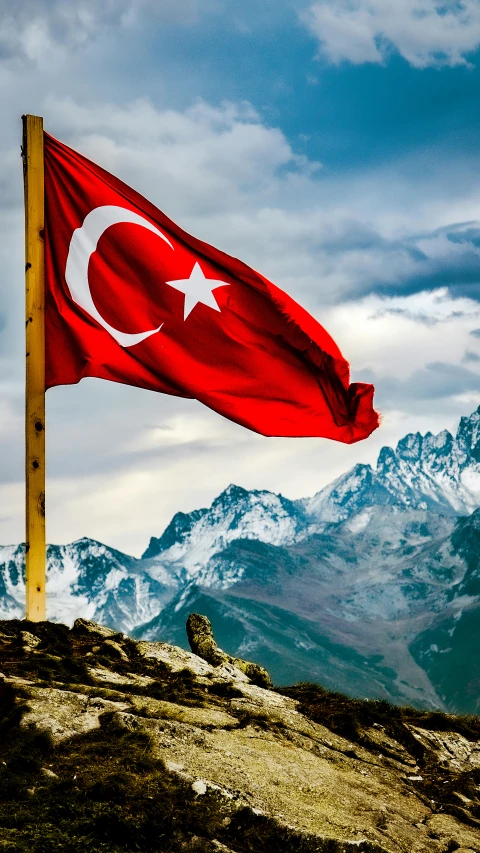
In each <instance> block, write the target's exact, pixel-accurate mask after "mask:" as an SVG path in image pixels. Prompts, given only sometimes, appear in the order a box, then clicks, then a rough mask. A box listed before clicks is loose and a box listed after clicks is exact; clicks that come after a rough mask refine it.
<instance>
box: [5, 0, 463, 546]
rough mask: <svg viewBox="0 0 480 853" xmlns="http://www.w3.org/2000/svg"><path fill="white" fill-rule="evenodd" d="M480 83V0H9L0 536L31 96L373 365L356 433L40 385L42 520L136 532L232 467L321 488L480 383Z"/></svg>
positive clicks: (11, 459)
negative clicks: (351, 440)
mask: <svg viewBox="0 0 480 853" xmlns="http://www.w3.org/2000/svg"><path fill="white" fill-rule="evenodd" d="M479 91H480V1H479V0H442V2H440V0H313V2H312V0H243V2H242V3H241V4H239V3H237V2H233V0H104V2H102V3H98V2H96V0H79V2H70V0H0V109H1V113H0V114H1V116H2V120H1V122H0V153H1V156H0V463H1V465H0V543H3V544H9V543H16V542H20V541H22V540H23V539H24V449H23V429H24V427H23V412H24V339H23V334H24V332H23V329H24V319H23V312H24V274H23V269H24V248H23V241H24V235H23V187H22V166H21V159H20V140H21V120H20V117H21V115H22V113H33V114H37V115H42V116H43V117H44V125H45V128H46V130H48V131H49V132H50V133H51V134H53V135H54V136H56V137H58V138H59V139H61V140H62V141H63V142H65V143H66V144H68V145H71V146H72V147H74V148H76V149H77V150H78V151H80V152H81V153H83V154H85V155H86V156H88V157H90V158H91V159H93V160H95V162H97V163H98V164H99V165H101V166H103V167H104V168H106V169H107V170H108V171H110V172H112V173H113V174H115V175H117V176H118V177H120V178H122V179H123V180H124V181H126V182H127V183H128V184H129V185H131V186H132V187H134V188H135V189H136V190H138V191H139V192H141V193H143V194H144V195H145V196H146V197H147V198H148V199H149V200H150V201H152V202H153V203H154V204H156V206H157V207H159V208H160V209H161V210H163V211H164V212H165V213H166V214H167V215H168V216H170V217H171V218H172V219H174V220H175V221H176V222H177V223H178V224H179V225H181V226H182V227H183V228H184V229H185V230H187V231H190V232H191V233H193V234H194V235H195V236H197V237H199V238H201V239H204V240H206V241H208V242H210V243H212V244H213V245H215V246H217V247H218V248H220V249H223V250H224V251H226V252H229V253H230V254H233V255H235V256H237V257H240V258H241V259H242V260H243V261H245V262H246V263H248V264H250V265H251V266H253V267H254V268H256V269H258V270H260V271H261V272H262V273H263V274H264V275H265V276H267V277H268V278H270V279H271V280H273V281H274V282H275V283H276V284H278V285H279V286H280V287H282V288H283V289H284V290H286V291H287V292H288V293H289V294H290V295H291V296H293V297H294V299H296V300H297V301H298V302H300V303H301V304H302V305H303V306H304V307H305V308H306V309H307V310H308V311H310V313H311V314H313V315H314V316H315V317H316V318H317V319H318V320H319V322H320V323H322V325H324V326H325V327H326V329H327V330H328V331H329V332H330V334H332V336H333V337H334V338H335V340H336V342H337V343H338V345H339V346H340V348H341V350H342V352H343V354H344V356H345V357H346V358H347V359H348V360H349V361H350V363H351V371H352V381H368V382H373V383H374V385H375V387H376V395H375V403H376V408H377V409H378V410H379V411H380V412H381V414H382V425H381V427H380V428H379V429H378V430H377V431H376V432H375V433H373V435H372V436H371V437H370V438H369V439H367V440H365V441H363V442H359V443H357V444H354V445H350V446H347V445H343V444H340V443H337V442H331V441H327V440H325V439H272V438H268V439H267V438H263V437H261V436H258V435H256V434H254V433H251V432H249V431H248V430H246V429H244V428H243V427H240V426H238V425H236V424H233V423H230V422H228V421H226V420H225V419H224V418H222V417H220V416H219V415H216V414H215V413H214V412H212V411H210V410H209V409H207V408H205V407H203V406H202V405H201V404H199V403H197V402H196V401H191V400H183V399H178V398H174V397H168V396H165V395H160V394H155V393H153V392H148V391H144V390H140V389H135V388H128V387H126V386H121V385H116V384H113V383H108V382H102V381H100V380H94V379H87V380H84V381H83V382H81V383H80V384H79V385H77V386H70V387H58V388H53V389H51V390H49V391H48V393H47V536H48V540H49V541H50V542H57V543H65V542H69V541H72V540H74V539H78V538H80V537H81V536H90V537H92V538H95V539H98V540H100V541H102V542H105V543H106V544H109V545H111V546H115V547H117V548H119V549H121V550H124V551H126V552H128V553H131V554H135V555H140V554H141V553H142V552H143V550H144V549H145V548H146V546H147V544H148V540H149V538H150V536H158V535H160V534H161V532H162V531H163V529H164V527H165V526H166V524H167V523H168V522H169V520H170V518H171V517H172V515H173V514H174V513H175V512H177V511H179V510H181V511H183V512H189V511H191V510H193V509H195V508H198V507H201V506H206V505H208V504H209V503H210V502H211V501H212V499H213V498H214V497H216V495H218V494H219V493H220V492H221V491H222V490H223V489H224V488H225V487H227V486H228V485H229V484H230V483H232V482H233V483H237V484H238V485H241V486H244V487H245V488H249V489H251V488H257V489H269V490H272V491H275V492H282V493H283V494H285V495H286V496H287V497H290V498H298V497H303V496H307V495H312V494H314V493H315V492H316V491H318V490H319V489H320V488H322V486H324V485H326V484H327V483H328V482H330V481H331V480H332V479H333V478H335V477H337V476H339V475H340V474H342V473H343V472H344V471H346V470H348V469H349V468H350V467H351V466H352V465H354V464H355V463H357V462H364V463H370V464H372V465H375V462H376V459H377V456H378V453H379V450H380V448H381V447H382V446H383V445H385V444H387V445H395V444H396V442H397V441H398V440H399V439H400V438H401V437H402V436H403V435H405V434H406V433H407V432H410V431H417V430H418V431H420V432H426V431H427V430H430V431H432V432H439V431H440V430H442V429H444V428H447V429H450V430H454V429H455V428H456V425H457V423H458V420H459V418H460V416H461V415H465V414H467V415H468V414H470V413H471V412H472V411H473V410H474V409H475V408H476V407H477V406H478V405H479V404H480V146H479V124H480V121H479V108H478V94H479Z"/></svg>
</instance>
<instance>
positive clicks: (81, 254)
mask: <svg viewBox="0 0 480 853" xmlns="http://www.w3.org/2000/svg"><path fill="white" fill-rule="evenodd" d="M123 222H129V223H131V224H132V225H141V226H142V228H147V230H148V231H151V232H152V233H153V234H157V236H158V237H160V238H161V239H162V240H164V241H165V243H168V245H169V246H170V248H171V249H173V248H174V247H173V246H172V244H171V243H170V240H168V239H167V238H166V237H165V234H162V232H161V231H159V230H158V228H155V226H154V225H152V223H151V222H149V221H148V219H144V218H143V216H140V215H139V214H138V213H134V211H133V210H128V209H127V208H126V207H117V206H115V205H110V204H107V205H103V206H102V207H95V208H94V209H93V210H91V211H90V213H88V214H87V216H86V217H85V219H84V220H83V224H82V226H81V227H80V228H76V229H75V231H74V232H73V234H72V239H71V240H70V246H69V249H68V257H67V263H66V266H65V281H66V282H67V286H68V289H69V291H70V295H71V297H72V299H73V301H74V302H75V303H76V304H77V305H79V306H80V308H83V310H84V311H86V312H87V314H89V315H90V317H93V319H94V320H96V321H97V323H99V324H100V326H103V328H104V329H106V330H107V332H109V333H110V334H111V336H112V338H115V340H116V341H117V343H119V344H120V346H122V347H133V346H135V344H139V343H140V341H143V340H145V338H148V337H150V335H155V334H156V333H157V332H159V331H160V329H161V328H162V325H163V323H162V324H161V325H160V326H159V327H158V328H157V329H149V330H148V331H147V332H137V333H136V334H129V333H128V332H121V331H120V330H119V329H115V328H114V327H113V326H111V325H110V323H107V321H106V320H105V318H104V317H102V315H101V314H100V312H99V311H98V309H97V307H96V305H95V303H94V301H93V298H92V294H91V291H90V283H89V281H88V264H89V261H90V257H91V255H92V254H93V252H94V251H95V250H96V248H97V245H98V241H99V240H100V237H101V236H102V234H103V233H104V232H105V231H106V230H107V228H110V226H111V225H116V224H118V223H123Z"/></svg>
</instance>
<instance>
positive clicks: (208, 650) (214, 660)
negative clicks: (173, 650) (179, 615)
mask: <svg viewBox="0 0 480 853" xmlns="http://www.w3.org/2000/svg"><path fill="white" fill-rule="evenodd" d="M187 637H188V642H189V644H190V648H191V650H192V652H193V653H194V654H196V655H198V656H199V657H201V658H203V660H205V661H207V663H209V664H211V665H212V666H223V665H225V664H231V665H232V666H235V667H236V668H237V669H239V670H240V672H243V673H244V674H245V675H246V676H247V677H248V678H249V679H250V681H251V682H252V684H256V685H257V686H258V687H264V688H266V689H269V688H271V687H272V686H273V685H272V681H271V678H270V676H269V674H268V672H267V670H266V669H264V668H263V666H260V665H259V664H258V663H250V661H245V660H242V659H241V658H234V657H231V656H230V655H227V653H226V652H224V651H223V650H222V649H220V648H219V647H218V646H217V643H216V640H215V637H214V634H213V629H212V626H211V623H210V620H209V619H207V617H206V616H201V615H200V614H199V613H190V615H189V617H188V619H187Z"/></svg>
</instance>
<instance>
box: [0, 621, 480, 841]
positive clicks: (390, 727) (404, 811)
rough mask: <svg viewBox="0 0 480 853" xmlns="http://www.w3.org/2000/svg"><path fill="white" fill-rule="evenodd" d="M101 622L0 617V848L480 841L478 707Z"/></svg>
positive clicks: (479, 732)
mask: <svg viewBox="0 0 480 853" xmlns="http://www.w3.org/2000/svg"><path fill="white" fill-rule="evenodd" d="M203 624H204V625H205V623H203ZM197 627H198V623H197ZM208 627H209V628H210V639H213V641H214V638H213V632H212V631H211V626H210V625H209V623H208ZM25 630H28V632H29V633H30V634H31V635H32V637H33V638H34V639H37V640H38V642H37V643H35V642H33V641H31V640H29V642H28V644H26V643H25V642H24V640H23V638H22V631H25ZM102 630H103V629H101V628H99V629H98V630H97V627H96V626H94V625H92V624H91V623H90V624H88V623H87V625H86V626H84V625H80V626H77V628H76V629H72V630H71V631H69V630H68V629H67V628H66V627H65V626H61V625H49V624H48V623H42V624H41V625H39V626H38V627H36V626H35V625H33V624H32V623H28V624H25V623H22V622H19V621H18V622H13V621H12V622H0V670H1V672H2V673H3V678H0V853H1V851H3V850H5V851H8V853H37V851H40V850H41V851H44V850H45V851H46V850H69V851H70V850H71V851H72V853H80V851H83V850H85V849H89V850H98V851H106V853H130V852H131V853H133V851H138V850H144V851H152V853H153V851H157V850H160V849H164V848H163V847H162V844H163V841H162V840H161V839H168V849H169V851H171V853H247V851H248V853H264V851H266V853H270V851H278V853H320V851H321V852H322V853H323V852H324V851H325V853H326V851H328V853H448V852H449V851H454V850H456V851H458V853H478V851H480V819H479V815H480V775H479V773H480V770H479V766H478V752H479V746H480V720H478V719H476V718H456V717H453V716H450V715H442V714H439V713H430V714H429V713H428V712H421V711H416V710H415V709H408V708H395V707H394V706H389V705H387V703H384V702H378V703H376V702H368V701H363V702H362V701H360V700H353V699H349V698H348V697H345V696H340V695H339V694H329V693H328V692H327V691H322V689H321V688H319V687H318V686H316V685H297V686H296V687H294V688H284V689H283V690H282V691H281V692H280V691H278V690H273V689H269V690H265V689H263V688H262V687H259V686H258V685H257V684H254V683H252V682H251V681H250V680H249V677H250V676H249V677H247V675H248V670H247V674H245V672H244V671H241V670H240V668H239V667H238V664H236V663H235V662H233V663H232V661H231V660H230V659H229V658H228V655H227V656H226V657H227V659H228V660H227V662H225V661H224V662H222V663H221V664H217V665H212V664H211V663H207V662H206V661H205V660H203V659H201V658H200V657H198V656H197V655H196V654H192V653H189V652H185V651H183V650H181V649H178V648H177V647H175V646H170V645H168V644H167V643H151V644H149V643H146V642H141V643H135V642H133V641H132V640H131V639H129V638H128V637H125V636H122V635H120V634H116V635H115V636H114V637H113V634H107V635H105V634H103V633H102ZM105 640H107V641H108V642H110V641H111V642H113V643H115V645H118V647H119V649H120V650H121V652H122V654H120V653H119V651H118V649H116V648H115V649H113V648H112V649H111V650H112V651H113V652H115V653H114V654H112V656H111V657H108V656H106V655H105ZM107 648H109V647H108V646H107ZM218 651H219V652H220V653H221V650H218ZM159 839H160V840H159ZM165 849H166V848H165Z"/></svg>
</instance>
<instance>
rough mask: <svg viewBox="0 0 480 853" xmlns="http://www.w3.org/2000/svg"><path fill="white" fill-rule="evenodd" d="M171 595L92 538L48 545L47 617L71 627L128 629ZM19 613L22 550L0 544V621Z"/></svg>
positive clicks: (131, 560)
mask: <svg viewBox="0 0 480 853" xmlns="http://www.w3.org/2000/svg"><path fill="white" fill-rule="evenodd" d="M175 592H176V585H175V584H173V583H171V584H170V585H167V584H161V583H159V582H158V581H156V580H155V579H154V578H152V577H151V576H150V575H149V574H148V573H147V572H145V571H144V564H143V563H142V561H141V560H136V559H135V557H129V556H128V555H127V554H122V553H121V552H120V551H116V550H115V549H113V548H107V547H106V545H102V544H101V543H100V542H95V541H94V540H93V539H87V538H84V539H79V540H78V541H77V542H72V544H71V545H49V546H48V550H47V603H48V613H47V616H48V618H49V619H53V620H54V621H56V622H65V623H67V624H71V623H72V622H73V621H74V620H75V619H76V618H77V617H82V618H84V619H93V620H94V621H96V622H100V623H101V624H105V625H115V627H117V628H118V630H121V631H130V630H132V628H133V627H134V626H135V625H138V624H139V623H142V622H146V621H148V620H149V619H151V618H152V617H153V616H155V615H157V614H158V611H159V609H160V608H161V607H162V606H163V605H164V604H166V603H167V602H168V601H169V600H170V598H171V597H172V596H173V595H174V593H175ZM24 612H25V547H24V546H23V545H17V546H12V545H10V546H8V545H7V546H0V618H1V619H10V618H13V617H20V618H21V617H23V614H24Z"/></svg>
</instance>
